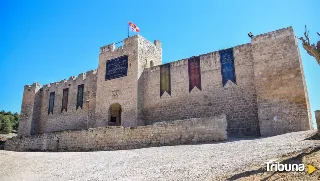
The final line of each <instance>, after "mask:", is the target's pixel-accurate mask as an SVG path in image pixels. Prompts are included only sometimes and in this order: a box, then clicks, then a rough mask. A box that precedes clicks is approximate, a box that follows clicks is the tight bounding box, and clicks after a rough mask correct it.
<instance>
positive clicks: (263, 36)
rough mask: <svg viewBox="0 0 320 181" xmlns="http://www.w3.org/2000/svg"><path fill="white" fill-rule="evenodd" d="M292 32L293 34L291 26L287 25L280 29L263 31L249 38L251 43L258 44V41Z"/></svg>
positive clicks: (280, 36)
mask: <svg viewBox="0 0 320 181" xmlns="http://www.w3.org/2000/svg"><path fill="white" fill-rule="evenodd" d="M292 34H294V32H293V28H292V26H289V27H287V28H282V29H278V30H275V31H271V32H268V33H263V34H260V35H257V36H253V37H252V39H251V43H252V44H258V43H261V42H263V41H265V40H268V39H276V38H282V37H285V36H288V35H292Z"/></svg>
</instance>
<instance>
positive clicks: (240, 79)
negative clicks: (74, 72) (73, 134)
mask: <svg viewBox="0 0 320 181" xmlns="http://www.w3.org/2000/svg"><path fill="white" fill-rule="evenodd" d="M221 114H224V115H226V120H227V131H228V135H231V136H272V135H278V134H283V133H287V132H293V131H302V130H309V129H313V128H312V122H311V112H310V106H309V100H308V94H307V89H306V83H305V78H304V72H303V67H302V62H301V57H300V53H299V49H298V44H297V41H296V39H295V36H294V32H293V29H292V28H291V27H288V28H284V29H280V30H276V31H273V32H269V33H265V34H261V35H257V36H253V37H252V38H251V42H250V43H247V44H244V45H239V46H235V47H232V48H228V49H225V50H220V51H215V52H210V53H207V54H203V55H198V56H193V57H190V58H186V59H182V60H178V61H175V62H171V63H168V64H164V65H162V47H161V43H160V41H157V40H156V41H154V42H153V43H152V42H150V41H148V40H146V39H145V38H143V37H142V36H140V35H135V36H132V37H129V38H126V39H124V40H123V46H121V47H116V45H115V44H114V43H113V44H110V45H107V46H103V47H101V48H100V55H99V64H98V68H97V70H92V71H88V72H87V73H84V74H79V75H78V76H77V77H73V76H72V77H70V78H69V79H67V80H62V81H60V82H54V83H51V84H48V85H44V86H43V87H41V86H40V85H39V84H38V83H34V84H32V85H26V86H25V87H24V93H23V100H22V107H21V120H20V123H19V130H18V135H20V136H22V137H25V136H30V135H31V136H32V135H37V134H45V133H53V132H59V131H65V130H84V129H89V128H98V127H106V126H123V127H137V126H144V125H145V126H147V125H152V124H154V123H156V122H161V121H174V120H183V119H190V118H202V117H211V116H217V115H221Z"/></svg>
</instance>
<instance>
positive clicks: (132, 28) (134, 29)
mask: <svg viewBox="0 0 320 181" xmlns="http://www.w3.org/2000/svg"><path fill="white" fill-rule="evenodd" d="M128 23H129V27H130V29H131V31H134V32H139V31H140V29H139V27H138V26H137V25H135V24H133V23H132V22H130V21H129V22H128Z"/></svg>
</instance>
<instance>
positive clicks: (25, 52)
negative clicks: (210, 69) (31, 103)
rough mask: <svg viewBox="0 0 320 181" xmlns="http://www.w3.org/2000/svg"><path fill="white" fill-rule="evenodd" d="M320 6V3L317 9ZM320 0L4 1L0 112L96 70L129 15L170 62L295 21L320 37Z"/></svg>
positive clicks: (314, 78)
mask: <svg viewBox="0 0 320 181" xmlns="http://www.w3.org/2000/svg"><path fill="white" fill-rule="evenodd" d="M317 7H318V8H317ZM319 7H320V1H319V0H281V1H279V0H259V1H256V0H215V1H212V0H206V1H205V0H197V1H196V0H194V1H188V0H175V1H172V0H161V1H147V0H145V1H140V0H134V1H129V0H128V1H120V0H117V1H115V0H113V1H108V0H101V1H98V0H92V1H87V0H55V1H43V0H33V1H29V0H28V1H22V0H21V1H16V0H1V1H0V77H1V79H0V87H1V88H0V110H5V111H11V112H20V109H21V102H22V95H23V87H24V85H26V84H32V83H33V82H40V83H41V85H45V84H48V83H51V82H56V81H60V80H63V79H68V78H69V77H70V76H77V75H78V74H79V73H82V72H86V71H88V70H92V69H96V68H97V66H98V55H99V48H100V47H101V46H104V45H107V44H110V43H112V42H119V41H121V40H123V39H124V38H126V37H127V22H128V20H130V21H132V22H133V23H135V24H137V25H138V26H139V28H140V30H141V32H140V34H141V35H142V36H144V37H145V38H147V39H148V40H150V41H153V40H160V41H161V43H162V48H163V63H167V62H172V61H176V60H180V59H183V58H187V57H190V56H194V55H199V54H205V53H208V52H212V51H217V50H219V49H225V48H230V47H233V46H236V45H240V44H245V43H249V42H250V38H249V37H248V35H247V34H248V32H250V31H251V32H252V33H253V34H254V35H257V34H262V33H265V32H270V31H273V30H277V29H281V28H285V27H288V26H292V27H293V29H294V32H295V34H296V35H297V36H303V33H304V26H305V25H307V26H308V29H309V30H310V34H309V36H310V39H311V41H312V42H313V43H316V41H319V40H320V37H319V36H317V34H316V32H317V31H320V23H319V22H320V20H319V19H317V18H319V13H318V12H317V10H319ZM299 48H300V53H301V57H302V60H303V67H304V73H305V77H306V82H307V88H308V95H309V100H310V105H311V110H312V117H313V121H315V118H314V111H315V110H320V95H319V93H320V81H319V78H320V66H319V65H318V64H317V63H316V60H315V59H314V58H313V57H311V56H309V55H308V54H307V53H306V52H305V50H304V49H303V48H302V46H301V43H300V45H299Z"/></svg>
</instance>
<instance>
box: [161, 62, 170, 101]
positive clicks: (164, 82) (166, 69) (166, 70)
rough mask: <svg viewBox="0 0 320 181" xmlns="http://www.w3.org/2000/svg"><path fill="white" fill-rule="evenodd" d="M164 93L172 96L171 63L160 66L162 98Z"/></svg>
mask: <svg viewBox="0 0 320 181" xmlns="http://www.w3.org/2000/svg"><path fill="white" fill-rule="evenodd" d="M164 92H167V93H168V94H169V95H171V78H170V63H167V64H164V65H161V66H160V97H161V96H162V95H163V93H164Z"/></svg>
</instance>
